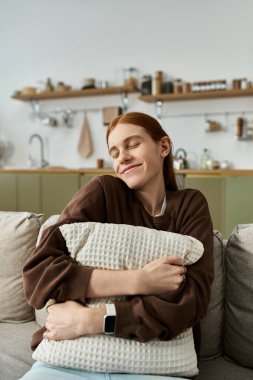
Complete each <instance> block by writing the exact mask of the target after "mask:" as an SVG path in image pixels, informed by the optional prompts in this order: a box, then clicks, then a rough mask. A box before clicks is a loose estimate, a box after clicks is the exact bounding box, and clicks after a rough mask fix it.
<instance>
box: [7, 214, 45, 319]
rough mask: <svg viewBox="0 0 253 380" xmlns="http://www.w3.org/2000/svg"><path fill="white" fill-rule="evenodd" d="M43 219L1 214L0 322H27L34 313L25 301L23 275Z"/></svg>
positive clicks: (33, 215)
mask: <svg viewBox="0 0 253 380" xmlns="http://www.w3.org/2000/svg"><path fill="white" fill-rule="evenodd" d="M41 222H42V215H35V214H32V213H30V212H5V211H1V212H0V258H1V266H0V305H1V307H0V322H13V323H17V322H20V323H21V322H27V321H31V320H33V319H34V312H33V309H32V307H30V306H29V305H28V304H27V302H26V299H25V295H24V290H23V276H22V271H23V267H24V264H25V262H26V260H27V259H28V257H29V256H30V255H31V253H32V251H33V250H34V248H35V244H36V240H37V235H38V232H39V229H40V226H41Z"/></svg>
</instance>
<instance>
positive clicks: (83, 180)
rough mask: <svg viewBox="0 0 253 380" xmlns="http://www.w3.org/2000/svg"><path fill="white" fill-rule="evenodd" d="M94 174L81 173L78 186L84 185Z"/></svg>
mask: <svg viewBox="0 0 253 380" xmlns="http://www.w3.org/2000/svg"><path fill="white" fill-rule="evenodd" d="M94 176H95V174H81V175H80V187H82V186H84V185H86V184H87V183H88V182H90V180H92V178H93V177H94Z"/></svg>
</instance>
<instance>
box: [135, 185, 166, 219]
mask: <svg viewBox="0 0 253 380" xmlns="http://www.w3.org/2000/svg"><path fill="white" fill-rule="evenodd" d="M136 197H137V198H138V199H139V201H140V202H141V203H142V205H143V207H144V208H145V209H146V210H147V212H148V213H149V214H150V215H152V216H156V215H159V214H160V213H161V209H162V206H163V202H164V197H165V187H164V186H163V188H162V189H160V190H158V191H157V192H154V193H152V194H151V193H149V192H144V191H143V192H142V191H136Z"/></svg>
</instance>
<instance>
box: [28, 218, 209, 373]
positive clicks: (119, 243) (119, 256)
mask: <svg viewBox="0 0 253 380" xmlns="http://www.w3.org/2000/svg"><path fill="white" fill-rule="evenodd" d="M60 230H61V233H62V235H63V237H64V238H65V240H66V244H67V247H68V250H69V252H70V253H71V256H72V257H73V258H76V259H77V260H78V261H80V262H81V264H83V265H88V266H93V267H96V268H105V269H135V268H140V267H143V266H144V265H145V264H146V263H147V262H150V261H152V260H154V259H156V258H158V257H161V256H164V255H172V254H173V255H177V256H178V257H180V258H182V259H183V261H184V264H185V265H189V264H192V263H194V262H196V261H197V260H198V259H199V258H200V257H201V256H202V254H203V245H202V243H200V242H199V241H198V240H196V239H194V238H192V237H190V236H184V235H179V234H175V233H171V232H165V231H157V230H153V229H149V228H145V227H136V226H129V225H123V224H120V225H118V224H102V223H93V222H88V223H73V224H66V225H63V226H61V227H60ZM112 301H113V299H112V298H110V299H104V298H103V299H93V300H92V301H91V302H90V304H89V306H90V307H96V306H99V305H101V304H104V303H108V302H112ZM33 358H34V359H36V360H39V361H42V362H45V363H48V364H52V365H57V366H62V367H69V368H74V369H79V370H86V371H95V372H110V373H113V372H126V373H143V374H163V375H169V374H170V375H173V376H194V375H196V374H197V373H198V368H197V358H196V353H195V349H194V341H193V334H192V329H186V330H185V331H184V332H183V333H182V334H180V335H179V336H178V337H176V338H175V339H172V340H171V341H159V340H153V341H151V342H147V343H140V342H137V341H134V340H128V339H122V338H116V337H113V336H106V335H102V334H101V335H96V336H85V337H81V338H78V339H74V340H63V341H48V340H45V339H44V340H43V341H42V342H41V343H40V345H39V346H38V347H37V349H36V350H35V352H34V354H33ZM126 358H127V360H126Z"/></svg>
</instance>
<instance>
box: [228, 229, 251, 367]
mask: <svg viewBox="0 0 253 380" xmlns="http://www.w3.org/2000/svg"><path fill="white" fill-rule="evenodd" d="M225 265H226V273H227V287H226V305H225V321H226V323H225V339H224V352H225V354H226V355H227V356H229V358H231V359H233V360H234V361H236V362H239V363H240V364H242V365H243V366H246V367H250V368H253V349H252V347H253V325H252V321H253V281H252V276H253V224H249V225H238V226H236V227H235V229H234V230H233V232H232V234H231V236H230V238H229V240H228V244H227V247H226V254H225Z"/></svg>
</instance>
